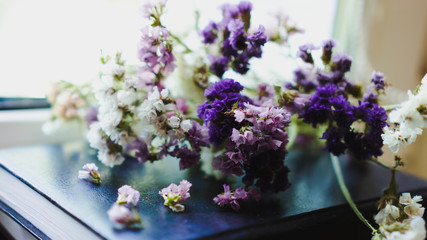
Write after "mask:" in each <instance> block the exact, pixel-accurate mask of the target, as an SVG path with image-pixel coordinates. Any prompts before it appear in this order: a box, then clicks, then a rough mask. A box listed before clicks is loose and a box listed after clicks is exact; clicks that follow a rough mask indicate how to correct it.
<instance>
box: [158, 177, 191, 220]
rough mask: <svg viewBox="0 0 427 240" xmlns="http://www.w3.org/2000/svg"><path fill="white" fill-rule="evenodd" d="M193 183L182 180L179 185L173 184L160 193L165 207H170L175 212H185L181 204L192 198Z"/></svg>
mask: <svg viewBox="0 0 427 240" xmlns="http://www.w3.org/2000/svg"><path fill="white" fill-rule="evenodd" d="M191 185H192V184H191V183H190V182H189V181H187V180H185V179H184V180H181V182H180V183H179V185H176V184H175V183H171V184H170V185H169V186H168V187H166V188H163V189H162V190H160V191H159V194H160V196H162V197H163V199H164V200H165V201H164V205H165V206H167V207H169V208H170V209H171V210H172V211H174V212H183V211H184V210H185V207H184V205H182V204H180V203H181V202H183V201H185V200H186V199H187V198H189V197H190V192H189V191H190V187H191Z"/></svg>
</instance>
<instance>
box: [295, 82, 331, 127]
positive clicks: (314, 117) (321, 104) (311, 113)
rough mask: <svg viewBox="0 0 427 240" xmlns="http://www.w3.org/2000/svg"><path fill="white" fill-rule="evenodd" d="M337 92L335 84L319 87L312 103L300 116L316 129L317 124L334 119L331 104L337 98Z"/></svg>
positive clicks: (312, 98)
mask: <svg viewBox="0 0 427 240" xmlns="http://www.w3.org/2000/svg"><path fill="white" fill-rule="evenodd" d="M336 90H337V87H336V86H335V85H333V84H326V85H325V86H319V87H318V88H317V89H316V92H315V93H314V94H313V96H312V97H311V98H310V100H311V103H310V104H307V106H306V109H305V110H304V111H303V112H302V113H301V115H300V117H301V118H303V121H304V122H306V123H311V124H312V125H313V127H316V125H317V124H322V123H325V122H326V121H327V120H329V119H332V110H331V107H332V104H331V102H332V101H333V99H334V98H335V92H336Z"/></svg>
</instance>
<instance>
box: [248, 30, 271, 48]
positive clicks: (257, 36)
mask: <svg viewBox="0 0 427 240" xmlns="http://www.w3.org/2000/svg"><path fill="white" fill-rule="evenodd" d="M248 40H249V41H250V42H251V43H252V44H253V45H256V46H258V47H259V46H264V44H265V43H266V42H267V35H266V34H265V27H264V26H262V25H259V27H258V31H257V32H255V33H253V34H250V35H249V36H248Z"/></svg>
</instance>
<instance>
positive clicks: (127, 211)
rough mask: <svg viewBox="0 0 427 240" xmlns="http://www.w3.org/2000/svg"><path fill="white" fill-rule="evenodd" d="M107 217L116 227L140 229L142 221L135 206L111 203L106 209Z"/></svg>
mask: <svg viewBox="0 0 427 240" xmlns="http://www.w3.org/2000/svg"><path fill="white" fill-rule="evenodd" d="M107 214H108V218H109V219H110V221H111V222H113V223H114V224H115V228H117V229H141V228H142V221H141V217H140V216H139V213H138V211H137V210H136V208H133V207H131V208H129V207H127V206H124V205H119V204H116V203H115V204H113V206H111V208H110V209H109V210H108V211H107Z"/></svg>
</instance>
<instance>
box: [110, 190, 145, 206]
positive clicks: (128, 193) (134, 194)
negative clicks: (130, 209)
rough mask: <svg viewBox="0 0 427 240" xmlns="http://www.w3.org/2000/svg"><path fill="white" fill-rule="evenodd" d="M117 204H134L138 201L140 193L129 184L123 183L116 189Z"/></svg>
mask: <svg viewBox="0 0 427 240" xmlns="http://www.w3.org/2000/svg"><path fill="white" fill-rule="evenodd" d="M117 193H118V197H117V201H116V202H117V204H119V205H125V204H128V205H130V206H136V205H137V204H138V202H139V197H140V193H139V191H138V190H135V189H133V188H132V187H131V186H129V185H123V186H121V187H120V188H119V189H118V190H117Z"/></svg>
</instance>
